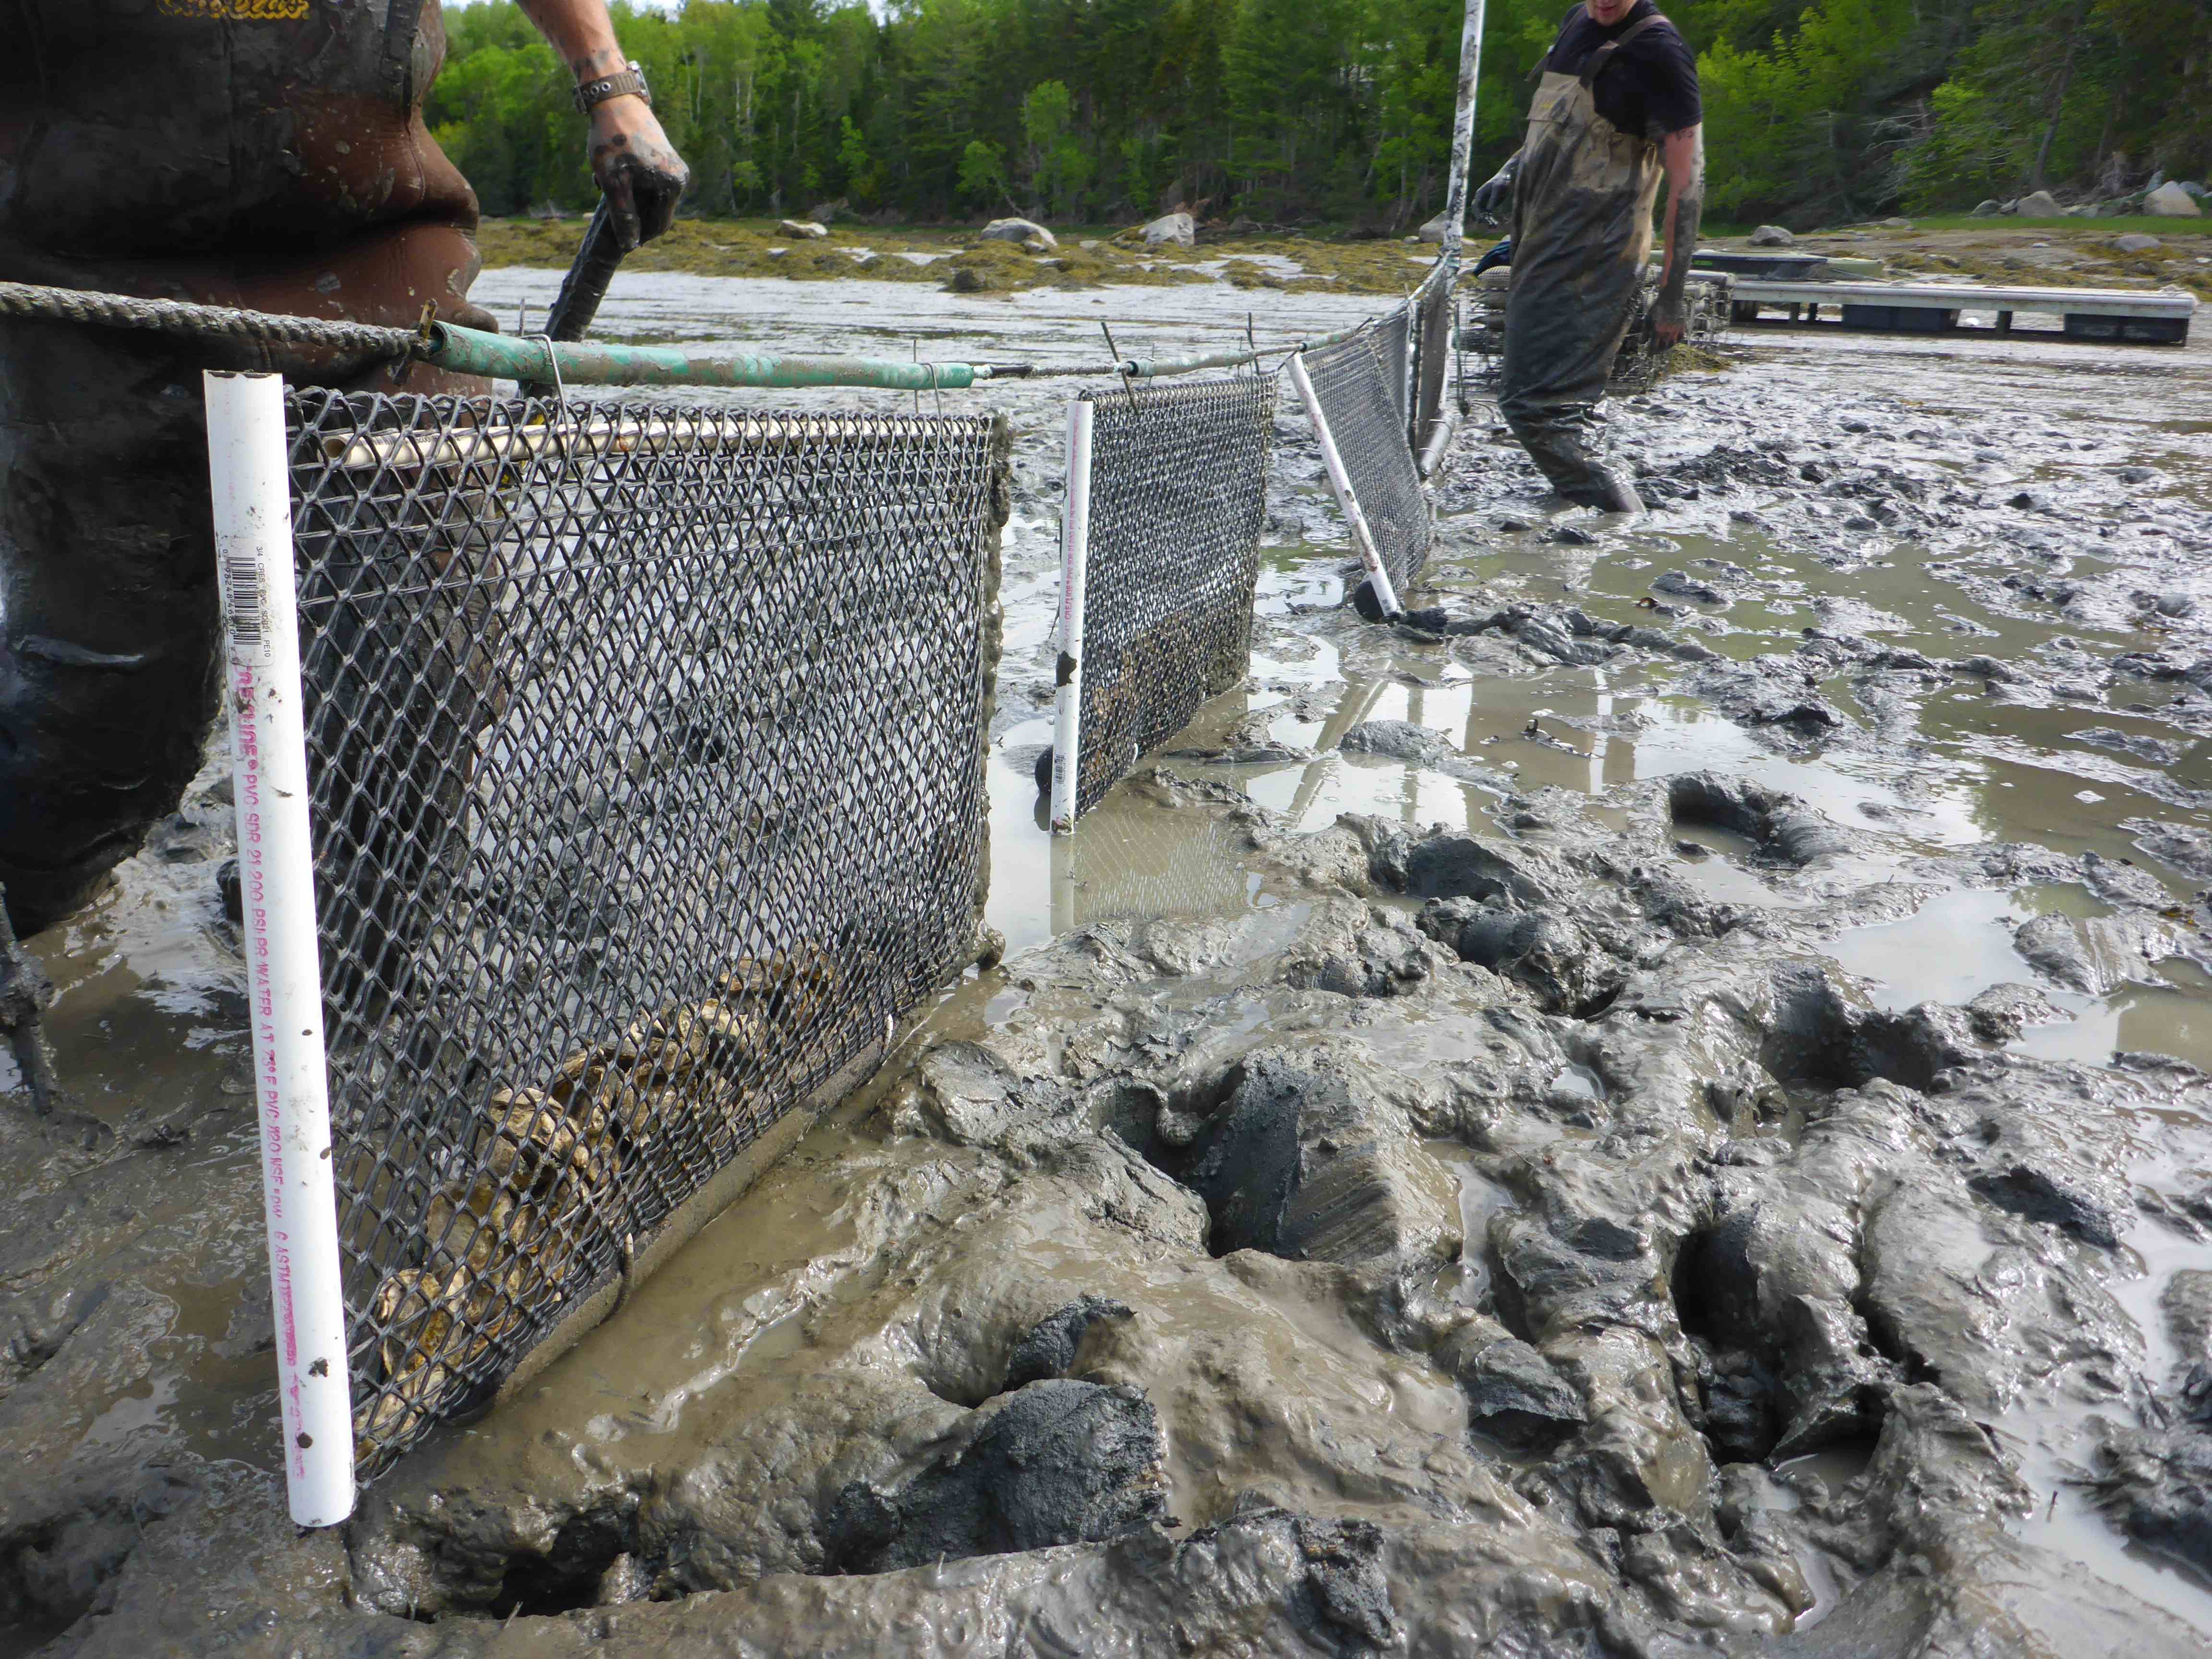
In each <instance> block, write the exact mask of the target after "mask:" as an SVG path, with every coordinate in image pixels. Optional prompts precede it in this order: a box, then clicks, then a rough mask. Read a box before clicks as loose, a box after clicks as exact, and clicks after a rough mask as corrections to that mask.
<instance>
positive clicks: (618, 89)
mask: <svg viewBox="0 0 2212 1659" xmlns="http://www.w3.org/2000/svg"><path fill="white" fill-rule="evenodd" d="M631 94H635V95H636V96H638V97H640V98H642V99H644V100H645V101H646V102H647V104H648V105H650V104H651V103H652V102H653V94H651V93H650V92H648V91H647V90H646V87H645V71H644V70H641V69H640V68H639V67H638V63H637V59H635V58H631V59H630V60H629V67H628V68H626V69H623V70H617V72H616V73H614V74H612V75H602V76H597V77H595V78H594V79H592V80H589V81H579V82H577V83H576V112H577V113H578V114H580V115H584V114H589V113H590V112H591V111H592V107H593V106H596V105H599V104H604V103H605V102H606V101H607V100H608V99H610V98H627V97H629V96H630V95H631Z"/></svg>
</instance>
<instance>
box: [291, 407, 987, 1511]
mask: <svg viewBox="0 0 2212 1659" xmlns="http://www.w3.org/2000/svg"><path fill="white" fill-rule="evenodd" d="M289 415H290V420H291V463H292V479H293V493H294V536H295V559H296V577H297V583H298V589H299V607H300V632H301V668H302V673H301V678H302V682H303V690H304V697H305V718H306V726H307V757H308V767H309V776H310V780H311V792H310V793H311V796H312V806H313V842H314V854H315V868H316V884H317V889H318V922H319V933H320V945H321V953H322V963H323V981H324V986H323V992H324V1001H325V1018H326V1022H327V1025H328V1030H329V1040H330V1060H329V1072H330V1085H331V1112H332V1124H333V1153H334V1157H335V1158H336V1160H337V1188H338V1206H339V1216H338V1221H339V1229H340V1237H341V1240H342V1243H343V1249H344V1252H345V1275H344V1277H345V1285H344V1288H345V1302H346V1311H347V1322H348V1337H349V1364H350V1369H351V1375H352V1378H353V1389H354V1403H355V1425H356V1433H357V1436H358V1439H359V1448H360V1458H361V1462H362V1468H363V1469H364V1471H365V1472H366V1473H368V1474H374V1473H375V1472H376V1471H377V1470H378V1469H379V1468H382V1467H384V1466H385V1465H386V1463H388V1462H390V1460H391V1459H392V1457H393V1456H395V1455H397V1454H398V1453H399V1452H400V1451H402V1450H404V1449H406V1448H407V1447H408V1446H409V1445H410V1444H412V1443H415V1442H416V1441H417V1440H419V1439H420V1438H421V1437H422V1435H423V1434H424V1433H426V1432H427V1431H428V1430H429V1429H430V1428H431V1427H432V1426H433V1425H435V1424H436V1423H438V1422H440V1421H441V1420H445V1419H449V1418H452V1417H454V1416H457V1415H462V1414H465V1413H468V1412H469V1411H471V1409H473V1408H474V1407H477V1406H480V1405H481V1404H483V1403H485V1402H487V1401H489V1399H490V1398H491V1397H492V1396H493V1395H494V1394H495V1392H496V1390H497V1389H498V1388H499V1387H500V1386H501V1383H502V1381H503V1380H504V1379H506V1378H507V1376H510V1375H511V1374H512V1373H513V1370H515V1368H516V1367H517V1365H518V1364H519V1363H520V1362H521V1361H522V1360H523V1359H524V1358H525V1357H526V1356H528V1355H530V1354H531V1353H532V1351H533V1350H535V1349H538V1348H539V1347H540V1346H541V1345H544V1344H545V1343H546V1342H547V1340H548V1339H549V1338H550V1337H552V1336H554V1335H555V1334H556V1332H558V1331H560V1330H562V1328H564V1327H570V1326H573V1325H574V1322H576V1321H577V1320H579V1319H580V1318H581V1317H583V1316H584V1315H585V1313H586V1310H587V1309H589V1308H597V1309H598V1310H599V1311H601V1312H603V1311H604V1310H605V1306H607V1305H611V1301H612V1299H613V1297H615V1295H617V1293H618V1291H619V1288H620V1286H621V1285H622V1284H623V1282H624V1279H625V1277H626V1275H627V1274H628V1273H630V1272H631V1271H633V1270H634V1269H635V1265H636V1263H637V1261H638V1259H639V1256H640V1255H641V1252H644V1251H646V1250H647V1249H648V1248H649V1247H653V1246H655V1245H656V1244H658V1243H666V1242H667V1240H668V1238H669V1237H671V1235H672V1234H674V1233H677V1232H679V1231H682V1230H683V1228H682V1226H681V1225H679V1224H682V1223H685V1222H691V1223H692V1225H696V1221H694V1220H693V1218H696V1219H703V1215H700V1214H699V1213H698V1212H699V1209H700V1206H702V1204H705V1203H707V1202H708V1201H709V1200H713V1199H714V1191H713V1190H711V1189H712V1188H714V1186H715V1183H716V1182H717V1181H718V1179H722V1178H726V1176H728V1175H729V1174H730V1172H732V1170H733V1168H734V1167H735V1166H737V1165H738V1164H739V1163H740V1162H741V1160H742V1158H743V1157H744V1154H746V1152H747V1151H748V1149H749V1148H750V1147H752V1146H754V1143H756V1142H757V1140H759V1139H760V1138H761V1137H762V1136H763V1134H764V1133H768V1132H769V1130H770V1128H771V1126H775V1125H776V1124H778V1123H779V1121H784V1120H787V1115H790V1114H792V1110H793V1108H794V1107H796V1106H799V1105H800V1104H802V1103H806V1102H808V1101H810V1100H817V1099H826V1098H828V1097H830V1096H832V1095H833V1094H834V1093H835V1092H836V1091H838V1090H840V1089H842V1087H843V1086H846V1085H848V1084H849V1083H850V1082H851V1081H853V1080H854V1079H856V1078H857V1076H858V1074H859V1073H860V1071H861V1070H862V1069H863V1068H865V1067H866V1066H867V1065H869V1064H871V1063H872V1060H873V1059H874V1058H875V1057H876V1056H877V1055H878V1054H879V1053H880V1051H881V1047H882V1045H883V1044H884V1042H886V1040H887V1038H888V1036H889V1033H890V1027H891V1025H892V1024H893V1023H894V1022H895V1021H896V1018H898V1017H899V1016H900V1015H902V1013H904V1012H906V1011H907V1010H908V1009H910V1008H911V1007H913V1006H915V1003H916V1002H917V1001H918V1000H921V998H923V997H924V996H925V995H926V994H928V993H929V992H930V991H931V990H932V989H933V988H934V987H937V986H939V985H940V984H942V983H943V982H945V981H946V980H947V979H949V978H951V976H953V975H957V973H958V972H959V971H960V970H961V969H963V967H964V966H965V965H966V964H967V963H969V961H971V960H972V959H973V958H974V957H975V949H976V941H977V939H978V935H979V930H980V928H981V903H982V898H983V888H984V883H985V877H986V869H985V866H986V860H987V852H986V848H987V842H986V839H985V828H986V822H987V820H986V810H987V809H986V794H985V788H984V782H983V762H984V752H985V751H984V734H985V732H986V731H987V727H988V725H989V719H990V713H991V699H992V696H993V690H994V679H995V672H996V664H997V656H998V638H997V620H996V617H997V591H996V590H997V582H998V538H999V531H1000V526H1002V525H1003V523H1004V521H1005V518H1006V507H1007V500H1008V494H1007V491H1008V486H1007V481H1006V453H1007V441H1006V433H1005V429H1004V428H1003V425H1002V424H1000V423H999V422H995V421H994V419H992V418H990V417H987V416H935V417H923V416H881V415H874V414H860V413H839V414H829V415H811V416H774V415H763V414H752V413H709V412H703V411H701V410H682V409H673V408H668V407H656V406H648V405H640V404H577V405H570V406H568V407H565V408H564V407H563V406H562V405H561V404H554V403H527V404H526V403H488V402H483V401H473V402H463V401H456V400H454V399H451V398H416V397H366V396H343V395H339V394H336V393H329V392H301V393H297V394H295V395H294V397H293V398H291V400H290V404H289ZM801 1117H803V1115H801ZM791 1121H798V1120H796V1119H794V1120H791ZM787 1127H788V1123H787Z"/></svg>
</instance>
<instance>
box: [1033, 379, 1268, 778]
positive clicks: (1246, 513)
mask: <svg viewBox="0 0 2212 1659" xmlns="http://www.w3.org/2000/svg"><path fill="white" fill-rule="evenodd" d="M1275 390H1276V377H1275V376H1273V375H1272V374H1257V375H1245V376H1243V377H1240V378H1237V379H1231V380H1200V381H1192V382H1188V383H1185V384H1181V385H1173V386H1135V387H1129V388H1127V389H1124V388H1120V387H1117V388H1115V389H1114V390H1112V391H1110V392H1108V391H1100V392H1085V393H1083V394H1082V396H1083V398H1084V400H1085V402H1087V403H1089V404H1090V405H1091V411H1092V413H1091V481H1090V492H1091V493H1090V532H1089V536H1088V539H1087V543H1086V545H1085V550H1084V552H1083V557H1084V559H1085V604H1084V611H1083V626H1082V648H1081V652H1080V659H1081V662H1082V665H1083V671H1082V680H1081V684H1080V688H1079V692H1078V696H1079V713H1078V723H1077V731H1078V733H1079V737H1078V741H1077V743H1076V746H1075V754H1076V764H1077V776H1076V786H1075V802H1074V810H1075V811H1076V812H1077V813H1078V814H1080V813H1083V812H1086V811H1090V810H1091V808H1092V807H1094V806H1096V805H1097V804H1098V802H1099V800H1100V799H1102V798H1103V796H1104V795H1105V793H1106V792H1107V790H1108V789H1109V788H1111V787H1113V785H1114V781H1115V779H1117V778H1119V777H1121V775H1122V774H1123V773H1125V772H1127V770H1128V769H1129V768H1130V766H1131V765H1132V764H1133V763H1134V762H1135V761H1136V759H1137V757H1139V756H1140V755H1142V754H1144V753H1146V751H1147V750H1152V749H1154V748H1157V747H1158V745H1159V744H1162V743H1164V742H1165V741H1166V740H1167V739H1168V738H1171V737H1173V736H1174V735H1175V734H1176V732H1180V731H1182V728H1183V727H1184V726H1187V725H1188V724H1189V723H1190V719H1191V716H1192V715H1193V714H1195V713H1197V711H1198V708H1199V705H1200V704H1201V703H1203V702H1205V701H1206V699H1207V698H1208V697H1212V696H1218V694H1220V693H1221V692H1223V691H1225V690H1229V689H1230V688H1231V686H1234V685H1236V684H1237V683H1238V682H1239V681H1241V680H1242V679H1243V678H1244V674H1245V671H1246V669H1247V667H1248V665H1249V661H1250V658H1251V646H1252V592H1253V588H1254V586H1255V584H1256V583H1257V582H1258V580H1259V575H1260V532H1261V527H1262V526H1263V525H1264V523H1265V521H1266V518H1267V448H1268V442H1269V439H1270V437H1271V436H1272V435H1273V429H1274V418H1275Z"/></svg>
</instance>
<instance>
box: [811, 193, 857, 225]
mask: <svg viewBox="0 0 2212 1659" xmlns="http://www.w3.org/2000/svg"><path fill="white" fill-rule="evenodd" d="M852 216H853V204H852V203H850V202H848V201H847V200H846V199H845V197H842V196H840V197H838V198H837V199H836V201H834V202H817V203H816V204H814V205H813V206H812V207H811V208H809V209H807V210H806V217H807V220H808V222H811V223H813V224H817V225H834V224H836V222H838V221H839V220H840V219H849V218H851V217H852Z"/></svg>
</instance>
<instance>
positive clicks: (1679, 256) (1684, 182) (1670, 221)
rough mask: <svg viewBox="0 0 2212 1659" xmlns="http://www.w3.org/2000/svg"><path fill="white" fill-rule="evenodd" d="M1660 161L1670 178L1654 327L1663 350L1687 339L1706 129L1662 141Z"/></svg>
mask: <svg viewBox="0 0 2212 1659" xmlns="http://www.w3.org/2000/svg"><path fill="white" fill-rule="evenodd" d="M1659 161H1660V165H1661V166H1662V167H1664V168H1665V169H1666V173H1667V263H1666V264H1665V266H1664V268H1663V269H1662V271H1661V273H1660V276H1659V303H1658V305H1657V306H1656V307H1654V309H1653V311H1652V314H1651V326H1652V331H1653V332H1654V333H1655V334H1656V335H1657V336H1658V337H1659V343H1661V344H1662V345H1672V344H1674V342H1675V341H1677V340H1679V339H1680V338H1681V337H1682V330H1683V327H1684V325H1685V319H1686V313H1685V311H1684V309H1683V305H1682V295H1683V291H1684V290H1685V289H1687V288H1688V286H1689V283H1690V256H1691V255H1692V254H1693V253H1695V252H1697V251H1698V222H1699V220H1700V219H1702V218H1703V217H1704V216H1705V127H1704V126H1703V125H1698V126H1694V127H1685V128H1683V129H1682V130H1681V131H1680V132H1670V133H1668V135H1667V136H1666V137H1664V138H1662V139H1661V140H1660V141H1659Z"/></svg>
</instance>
